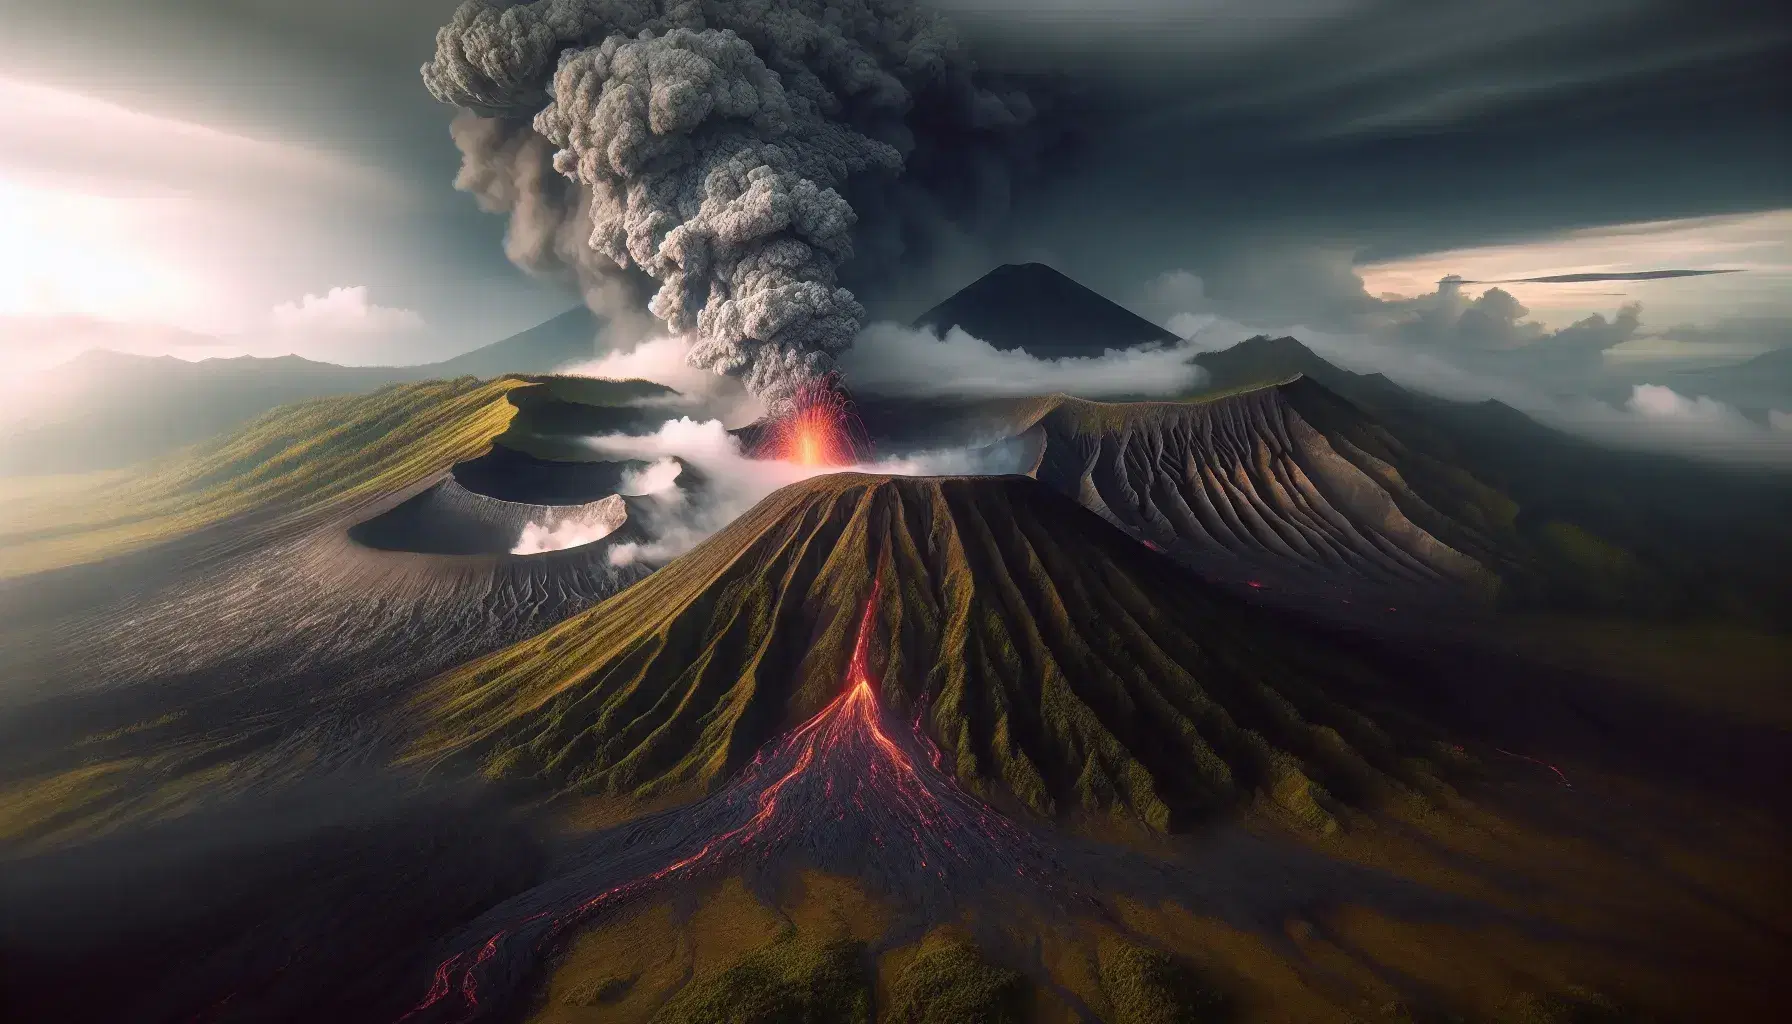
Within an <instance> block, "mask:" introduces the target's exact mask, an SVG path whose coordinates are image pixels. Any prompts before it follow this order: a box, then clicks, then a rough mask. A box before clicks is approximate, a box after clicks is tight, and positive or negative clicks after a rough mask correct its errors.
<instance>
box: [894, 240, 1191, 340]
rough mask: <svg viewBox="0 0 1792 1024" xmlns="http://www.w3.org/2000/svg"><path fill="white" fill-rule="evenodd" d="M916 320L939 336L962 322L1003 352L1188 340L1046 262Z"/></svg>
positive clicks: (1007, 270)
mask: <svg viewBox="0 0 1792 1024" xmlns="http://www.w3.org/2000/svg"><path fill="white" fill-rule="evenodd" d="M914 323H915V326H916V327H931V328H933V329H934V330H936V331H938V332H939V333H941V334H945V333H946V332H947V331H949V330H951V329H952V328H954V327H958V328H961V329H963V330H964V331H965V332H966V333H968V334H970V335H971V336H972V337H974V338H978V339H980V340H982V341H986V342H988V343H989V344H991V345H993V346H995V347H996V348H998V349H1025V350H1026V351H1027V352H1028V353H1030V354H1032V355H1034V356H1037V357H1039V358H1041V359H1063V358H1066V357H1073V356H1098V355H1101V354H1102V352H1104V351H1106V350H1108V349H1126V348H1133V347H1135V346H1138V345H1150V344H1157V345H1174V344H1176V343H1178V342H1180V341H1181V340H1182V339H1181V338H1179V337H1177V336H1176V335H1174V334H1172V333H1170V332H1169V331H1166V330H1164V329H1163V328H1162V327H1159V326H1157V325H1156V324H1154V323H1152V322H1151V321H1149V320H1146V319H1145V318H1144V317H1141V316H1139V315H1137V314H1135V313H1133V312H1131V311H1130V310H1127V309H1126V308H1124V307H1122V306H1120V305H1118V304H1116V303H1114V302H1112V301H1110V300H1109V299H1107V298H1106V297H1104V296H1103V295H1101V294H1100V293H1099V292H1095V291H1092V290H1090V289H1089V288H1086V287H1084V286H1083V285H1081V284H1078V283H1077V282H1075V281H1073V280H1071V279H1070V278H1068V277H1065V276H1064V275H1063V274H1060V273H1058V272H1057V271H1056V270H1053V269H1052V268H1051V267H1048V266H1046V265H1045V264H1043V263H1009V264H1005V265H1003V266H1000V267H997V268H996V269H994V270H992V271H990V272H989V273H987V274H985V275H983V276H982V277H980V278H978V279H977V280H976V281H974V282H972V283H971V284H970V285H968V286H966V287H965V288H964V289H962V290H960V291H958V292H956V293H954V294H953V295H952V296H951V297H950V298H948V299H946V300H945V301H944V302H941V303H940V304H939V305H937V306H935V307H933V308H932V309H930V310H928V311H927V312H925V313H922V314H921V315H920V316H919V317H916V318H915V322H914Z"/></svg>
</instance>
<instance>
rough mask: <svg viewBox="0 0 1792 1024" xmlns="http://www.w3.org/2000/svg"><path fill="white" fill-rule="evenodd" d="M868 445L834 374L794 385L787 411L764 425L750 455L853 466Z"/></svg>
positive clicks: (859, 459)
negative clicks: (792, 396)
mask: <svg viewBox="0 0 1792 1024" xmlns="http://www.w3.org/2000/svg"><path fill="white" fill-rule="evenodd" d="M869 448H870V444H869V443H868V442H867V441H866V440H865V439H864V431H863V429H862V428H860V426H859V425H858V421H857V419H856V418H855V417H854V416H853V414H852V407H851V402H850V401H849V400H848V399H847V397H846V394H845V392H844V391H843V390H842V389H841V387H840V380H839V375H838V374H829V375H827V376H826V377H822V378H820V379H819V380H814V381H810V382H808V383H806V384H803V385H802V386H800V387H798V388H797V391H796V396H795V397H794V398H792V399H791V409H790V412H789V413H787V414H785V415H783V416H780V417H778V418H777V419H775V420H772V421H771V422H770V423H768V424H767V425H766V428H765V432H764V434H762V435H761V436H760V439H759V443H758V444H756V445H754V447H753V457H754V458H758V459H772V460H777V461H781V462H793V463H795V464H797V465H799V466H841V467H845V466H853V465H857V464H858V463H859V462H861V461H862V460H863V457H864V456H865V455H868V454H869Z"/></svg>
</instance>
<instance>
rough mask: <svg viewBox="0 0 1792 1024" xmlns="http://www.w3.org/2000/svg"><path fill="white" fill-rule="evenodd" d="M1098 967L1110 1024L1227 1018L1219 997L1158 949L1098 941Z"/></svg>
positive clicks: (1204, 1023)
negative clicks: (1099, 945)
mask: <svg viewBox="0 0 1792 1024" xmlns="http://www.w3.org/2000/svg"><path fill="white" fill-rule="evenodd" d="M1098 969H1099V970H1098V973H1099V976H1100V978H1101V991H1102V994H1103V995H1104V996H1106V997H1107V1000H1108V1003H1109V1004H1110V1006H1111V1007H1112V1009H1113V1016H1112V1017H1111V1018H1110V1019H1111V1021H1112V1022H1113V1024H1218V1022H1220V1021H1225V1020H1230V1019H1231V1011H1230V1006H1229V1004H1228V1003H1227V1000H1226V998H1225V996H1224V995H1222V994H1221V993H1219V992H1218V991H1216V990H1214V989H1213V988H1212V987H1211V986H1209V985H1208V984H1207V983H1206V982H1205V981H1204V980H1203V979H1202V978H1201V977H1200V976H1199V975H1198V974H1196V973H1195V972H1194V971H1193V970H1192V969H1190V968H1189V967H1188V966H1187V965H1186V964H1184V963H1182V962H1181V961H1179V960H1177V959H1176V958H1175V957H1173V956H1171V955H1170V954H1168V953H1165V952H1162V951H1161V950H1155V949H1146V948H1145V947H1143V946H1138V945H1134V944H1133V943H1130V942H1104V943H1102V944H1101V948H1100V952H1099V958H1098Z"/></svg>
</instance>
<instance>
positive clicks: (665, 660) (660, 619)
mask: <svg viewBox="0 0 1792 1024" xmlns="http://www.w3.org/2000/svg"><path fill="white" fill-rule="evenodd" d="M874 581H875V582H876V585H877V586H879V587H881V593H882V594H883V595H885V596H884V597H883V599H882V600H881V602H880V606H879V612H878V616H879V621H880V623H881V624H882V626H883V628H884V630H885V634H886V636H887V638H888V639H887V646H888V648H889V650H890V656H889V664H888V665H887V666H885V668H884V671H883V683H882V692H881V694H880V703H882V704H885V705H888V706H893V707H915V706H919V705H923V704H925V705H926V706H927V707H928V708H929V711H928V713H927V717H926V719H925V721H926V723H927V726H928V732H929V733H930V734H931V735H932V736H934V737H936V738H937V740H938V741H939V744H940V747H941V750H942V758H943V761H942V763H943V764H944V765H946V766H947V767H946V770H947V771H948V773H949V774H952V775H954V776H956V777H957V778H958V779H960V780H961V781H962V782H963V783H964V785H965V786H966V787H967V788H968V789H970V790H971V791H973V792H977V793H979V794H983V795H985V796H986V798H989V799H997V800H999V801H1005V802H1010V803H1011V804H1012V805H1017V806H1020V807H1024V808H1027V809H1029V810H1031V811H1032V812H1034V813H1037V814H1041V815H1046V816H1055V815H1058V814H1061V813H1073V812H1081V813H1093V814H1107V813H1119V814H1122V815H1127V816H1133V817H1137V818H1139V819H1142V820H1144V821H1147V822H1150V823H1152V824H1154V825H1156V826H1157V827H1160V828H1161V827H1170V826H1171V825H1172V824H1173V823H1174V822H1175V821H1177V820H1178V819H1179V818H1180V817H1182V816H1185V815H1191V814H1199V813H1203V812H1206V811H1211V810H1215V809H1218V808H1220V807H1223V806H1227V805H1230V804H1232V803H1234V802H1236V801H1237V800H1239V799H1241V798H1244V797H1246V796H1247V795H1248V794H1250V793H1251V792H1253V791H1255V790H1258V789H1259V788H1262V787H1272V786H1279V785H1282V783H1281V782H1278V781H1277V780H1287V779H1294V780H1298V781H1294V782H1288V783H1287V785H1286V787H1285V788H1284V789H1283V790H1282V792H1284V793H1302V794H1305V793H1309V792H1311V793H1313V794H1320V793H1322V790H1321V789H1320V788H1318V786H1317V785H1315V786H1313V787H1311V788H1310V789H1309V787H1308V782H1307V780H1308V779H1316V780H1320V782H1321V783H1323V784H1324V785H1325V786H1327V787H1328V788H1329V787H1331V786H1332V785H1333V779H1334V776H1335V777H1336V779H1337V780H1340V781H1341V780H1344V779H1345V777H1347V776H1348V777H1349V779H1350V781H1348V782H1346V783H1345V784H1344V791H1347V792H1358V793H1360V792H1366V791H1369V790H1371V789H1375V788H1377V787H1378V786H1379V785H1380V784H1379V783H1374V782H1370V781H1367V778H1366V777H1362V775H1363V773H1364V772H1367V773H1368V775H1371V776H1375V777H1376V778H1380V777H1381V773H1383V772H1390V771H1399V770H1400V769H1399V768H1398V759H1397V758H1390V759H1380V758H1377V759H1372V760H1373V763H1375V764H1376V765H1377V766H1378V767H1376V768H1373V769H1371V768H1368V767H1367V763H1366V762H1364V761H1361V760H1355V759H1342V760H1341V759H1334V758H1332V757H1331V755H1330V754H1327V753H1325V751H1327V750H1330V749H1334V748H1335V747H1336V745H1335V744H1334V743H1333V742H1332V741H1330V740H1324V739H1322V738H1321V735H1320V731H1319V730H1321V728H1322V727H1323V728H1325V729H1333V730H1335V731H1336V733H1337V734H1338V735H1340V736H1342V737H1343V738H1344V747H1346V748H1347V747H1352V746H1355V745H1356V739H1357V738H1358V734H1359V733H1361V732H1362V731H1363V730H1364V729H1372V727H1370V726H1368V724H1367V722H1366V721H1365V720H1363V719H1362V718H1361V716H1359V715H1356V714H1355V713H1354V712H1351V711H1348V710H1347V709H1345V708H1343V707H1342V706H1340V705H1339V704H1338V703H1337V702H1336V700H1335V699H1334V698H1332V697H1330V696H1328V695H1327V693H1326V689H1325V686H1324V685H1323V683H1322V682H1315V681H1314V680H1312V679H1309V678H1306V677H1303V676H1302V675H1300V674H1298V673H1291V672H1290V671H1289V670H1288V669H1287V666H1285V665H1283V664H1280V663H1279V662H1277V661H1275V660H1274V659H1269V660H1266V658H1268V656H1267V655H1265V654H1264V653H1263V652H1264V651H1265V650H1266V649H1276V648H1277V647H1285V646H1286V645H1285V644H1277V643H1273V642H1272V643H1270V644H1269V645H1268V647H1267V648H1266V647H1265V645H1264V644H1263V643H1260V642H1258V641H1251V640H1247V639H1246V638H1247V637H1249V636H1252V635H1254V634H1256V633H1259V632H1261V631H1263V630H1268V631H1269V632H1270V633H1272V634H1273V633H1274V632H1275V631H1276V630H1277V629H1278V628H1280V627H1277V626H1274V625H1271V624H1268V623H1266V622H1259V621H1256V620H1254V619H1250V618H1249V616H1250V613H1249V612H1247V611H1245V610H1244V609H1240V608H1235V607H1233V606H1232V605H1231V604H1230V603H1229V602H1227V601H1225V600H1224V599H1221V598H1219V597H1218V596H1217V595H1214V594H1212V593H1210V592H1209V591H1207V590H1206V589H1205V588H1204V587H1203V586H1201V585H1200V584H1198V583H1196V582H1195V581H1193V580H1191V579H1190V578H1189V577H1188V576H1187V575H1186V574H1185V573H1184V572H1183V571H1182V570H1180V569H1178V568H1177V567H1175V566H1174V565H1172V564H1169V563H1168V562H1167V561H1166V560H1164V559H1163V558H1162V557H1161V556H1158V555H1156V554H1153V553H1152V552H1151V551H1149V550H1147V549H1146V548H1144V547H1143V546H1142V545H1140V544H1139V543H1138V542H1137V541H1135V540H1133V539H1131V538H1129V537H1128V536H1126V535H1125V534H1123V533H1121V532H1120V531H1118V530H1116V529H1115V528H1114V527H1112V526H1111V525H1109V524H1108V523H1105V522H1103V521H1102V520H1101V519H1100V518H1099V517H1097V516H1096V515H1094V514H1093V513H1091V512H1089V511H1087V510H1085V509H1083V508H1081V507H1079V506H1078V505H1076V504H1075V503H1073V502H1071V501H1070V500H1068V499H1067V498H1064V497H1062V496H1060V495H1058V494H1056V493H1053V492H1052V491H1050V490H1049V489H1047V488H1045V487H1043V486H1041V485H1039V484H1038V483H1036V482H1034V481H1032V480H1030V479H1028V478H1025V477H999V478H919V479H917V478H894V477H877V476H870V475H866V474H857V473H842V474H835V475H831V476H827V477H822V478H817V479H815V480H810V481H806V482H804V483H801V484H797V485H793V486H791V487H788V488H785V489H783V490H780V491H778V492H777V493H775V494H773V495H772V496H770V497H769V498H767V499H766V500H765V501H764V502H762V503H761V504H760V505H758V506H756V507H755V508H754V509H753V510H751V511H750V512H748V513H747V514H745V515H743V516H742V517H740V518H739V519H737V520H736V521H735V522H734V523H733V524H731V525H730V526H729V527H728V528H726V529H725V530H723V531H721V532H720V533H718V534H716V535H715V536H714V537H712V538H710V540H709V541H707V542H705V543H704V544H703V545H700V546H699V547H698V548H696V549H695V550H693V551H692V552H691V553H689V554H687V555H685V556H684V557H682V558H680V559H678V560H676V561H674V562H672V563H671V564H669V565H668V566H666V567H665V568H663V569H661V570H660V571H659V572H658V573H655V574H654V575H652V576H650V577H648V578H647V579H646V580H644V581H643V582H641V583H640V584H638V585H636V586H635V587H633V588H631V589H630V590H628V591H626V592H624V593H622V594H621V595H619V596H618V597H616V598H615V599H613V600H611V601H609V602H607V603H606V604H604V605H603V606H601V607H599V608H596V609H593V610H591V611H590V612H587V613H585V614H583V615H580V616H576V617H574V618H572V619H569V620H567V621H566V622H564V623H561V624H560V625H558V626H556V627H554V628H552V629H549V630H547V631H545V632H544V633H542V634H541V635H540V636H538V637H536V638H534V639H532V640H530V641H528V642H526V643H523V644H519V645H518V646H517V647H515V648H512V649H510V650H508V651H504V652H500V653H498V654H495V655H492V656H490V657H488V658H486V659H483V660H481V661H478V662H474V663H471V664H469V665H467V666H465V667H464V668H462V669H460V670H457V671H456V672H455V673H453V674H451V675H449V676H447V677H444V679H443V680H442V681H441V682H440V684H439V685H438V687H437V689H436V691H435V692H434V693H432V694H430V695H429V696H428V697H427V698H426V699H425V701H424V703H423V706H422V707H421V709H420V710H421V711H422V713H423V715H424V716H425V718H426V719H427V720H430V721H432V722H433V725H434V729H435V733H434V736H435V738H434V739H432V740H430V741H428V742H427V743H426V744H425V745H424V746H423V747H421V748H420V749H419V750H418V752H417V755H416V756H417V757H419V758H422V759H430V760H433V759H435V758H439V757H441V756H443V755H448V754H454V753H456V752H459V753H460V754H462V755H463V756H470V757H471V758H473V759H474V760H475V761H477V762H478V763H480V764H481V765H483V766H484V768H485V770H486V771H487V773H488V774H493V775H496V776H498V777H517V778H530V779H533V780H535V781H536V783H537V784H544V785H546V786H549V787H551V788H555V789H578V790H581V791H596V792H607V793H614V794H618V795H633V796H636V797H639V798H650V797H657V796H664V795H673V794H687V795H693V796H694V795H700V794H701V793H704V792H709V791H713V789H714V787H715V786H717V785H719V784H720V783H721V782H722V780H723V779H724V778H726V777H727V776H728V775H729V774H730V773H731V772H733V771H735V770H738V769H739V768H740V767H742V764H743V761H742V759H743V758H745V757H748V756H750V753H751V751H753V750H756V749H758V748H759V747H761V746H762V745H763V744H764V743H766V742H768V741H769V740H771V739H772V738H773V737H774V736H775V735H776V734H777V731H778V730H779V728H780V727H781V725H782V724H783V723H790V722H792V721H794V720H796V719H798V718H799V717H805V718H806V717H807V716H808V715H810V714H812V713H813V711H814V709H817V708H820V707H823V706H825V705H826V704H828V703H829V702H831V701H832V700H833V699H834V698H835V697H836V696H837V694H838V686H839V681H840V679H841V678H842V677H843V674H844V673H845V672H846V670H847V668H848V666H849V665H850V664H851V662H852V660H853V654H854V650H855V639H856V627H858V626H859V624H860V619H859V616H860V614H861V609H862V608H863V606H864V605H863V603H864V601H865V597H866V595H867V593H868V592H869V591H870V590H871V588H872V586H873V583H874ZM1323 674H1324V673H1323V672H1322V673H1321V675H1323ZM1291 708H1292V709H1295V714H1294V717H1293V718H1290V717H1289V709H1291ZM1364 742H1369V741H1368V740H1367V739H1366V738H1365V740H1364ZM1372 745H1373V746H1374V747H1375V748H1376V749H1379V750H1384V751H1385V750H1386V741H1385V740H1375V741H1374V742H1373V744H1372ZM1278 752H1282V753H1278ZM1388 752H1389V753H1390V754H1391V751H1388ZM1322 799H1327V798H1324V797H1321V796H1313V797H1311V798H1310V799H1309V800H1308V802H1307V803H1306V804H1305V805H1303V811H1302V813H1307V812H1311V813H1314V814H1319V815H1323V814H1324V813H1325V812H1324V811H1322V810H1319V806H1320V805H1319V804H1317V803H1314V802H1313V801H1316V800H1322Z"/></svg>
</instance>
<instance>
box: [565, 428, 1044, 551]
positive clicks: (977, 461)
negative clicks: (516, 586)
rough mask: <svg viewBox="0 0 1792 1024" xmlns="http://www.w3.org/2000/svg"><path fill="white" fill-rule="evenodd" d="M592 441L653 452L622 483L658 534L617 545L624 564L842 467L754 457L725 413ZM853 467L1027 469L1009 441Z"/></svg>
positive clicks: (608, 449) (681, 547)
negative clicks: (688, 474) (685, 471)
mask: <svg viewBox="0 0 1792 1024" xmlns="http://www.w3.org/2000/svg"><path fill="white" fill-rule="evenodd" d="M586 443H587V444H589V445H590V446H591V448H592V449H593V450H595V451H598V452H601V453H603V454H604V455H606V456H610V457H613V458H628V459H643V460H652V461H651V462H650V464H649V465H648V466H647V467H646V468H644V469H642V470H640V471H639V472H638V473H636V474H633V475H632V477H631V478H630V479H628V480H625V481H624V484H623V486H624V490H625V491H630V492H631V493H635V494H639V495H642V496H644V497H645V498H646V499H647V500H645V501H643V502H641V503H639V504H637V506H636V507H637V508H638V509H640V510H642V512H643V519H644V521H643V522H642V523H641V525H642V527H643V528H644V530H645V532H646V533H647V534H648V535H649V536H650V537H651V538H652V540H650V541H646V542H641V543H628V544H617V545H615V546H614V547H612V548H611V549H610V560H611V561H612V562H614V563H615V564H618V565H624V564H629V563H632V562H635V561H637V560H643V561H648V562H662V561H665V560H666V559H669V558H675V557H677V556H678V555H681V554H683V553H684V552H686V551H689V550H690V549H691V548H693V547H695V546H696V545H697V544H699V543H701V542H702V541H703V540H704V539H705V538H707V537H708V536H709V535H710V534H712V533H715V532H716V531H717V530H720V529H722V528H723V527H725V526H727V525H728V524H729V523H730V522H733V521H734V519H735V518H737V517H738V516H739V515H740V514H741V513H743V512H745V511H747V510H748V509H750V508H752V507H753V506H754V505H755V504H757V503H758V502H759V501H760V500H761V499H763V498H765V496H766V495H768V494H771V493H772V492H773V491H775V490H777V489H778V488H780V487H784V486H786V485H789V484H794V483H798V482H800V481H803V480H808V479H810V478H812V477H817V476H821V475H823V474H826V473H836V472H841V470H840V469H839V468H838V467H827V466H800V465H797V464H795V463H790V462H778V461H771V460H761V459H753V458H750V457H748V454H747V453H746V451H745V450H744V449H743V448H742V446H741V442H740V440H739V439H738V438H736V437H734V436H733V435H732V434H730V433H728V430H727V428H726V427H724V426H723V425H722V423H721V421H720V420H694V419H691V418H689V417H680V418H679V419H675V420H667V421H666V422H665V423H664V424H662V425H661V426H660V429H659V430H657V431H655V432H653V433H651V434H636V435H630V434H610V435H604V436H600V437H592V438H588V439H587V440H586ZM681 463H682V464H683V465H688V466H690V467H691V468H692V470H693V471H694V472H693V473H692V476H694V477H695V478H696V479H697V482H695V483H693V484H691V485H690V486H688V487H687V486H686V485H685V483H684V478H683V475H682V472H673V470H681V469H682V467H681V465H680V464H681ZM852 468H853V469H855V470H858V471H861V472H866V473H887V474H894V475H901V476H933V475H942V474H943V475H958V474H972V473H976V474H989V473H1014V472H1019V471H1020V469H1021V453H1020V452H1019V450H1018V449H1010V448H994V449H989V450H979V449H970V450H950V451H929V452H918V453H914V454H909V455H905V456H902V457H898V458H889V459H877V460H874V461H872V462H869V463H866V464H864V465H862V466H856V467H852Z"/></svg>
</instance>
